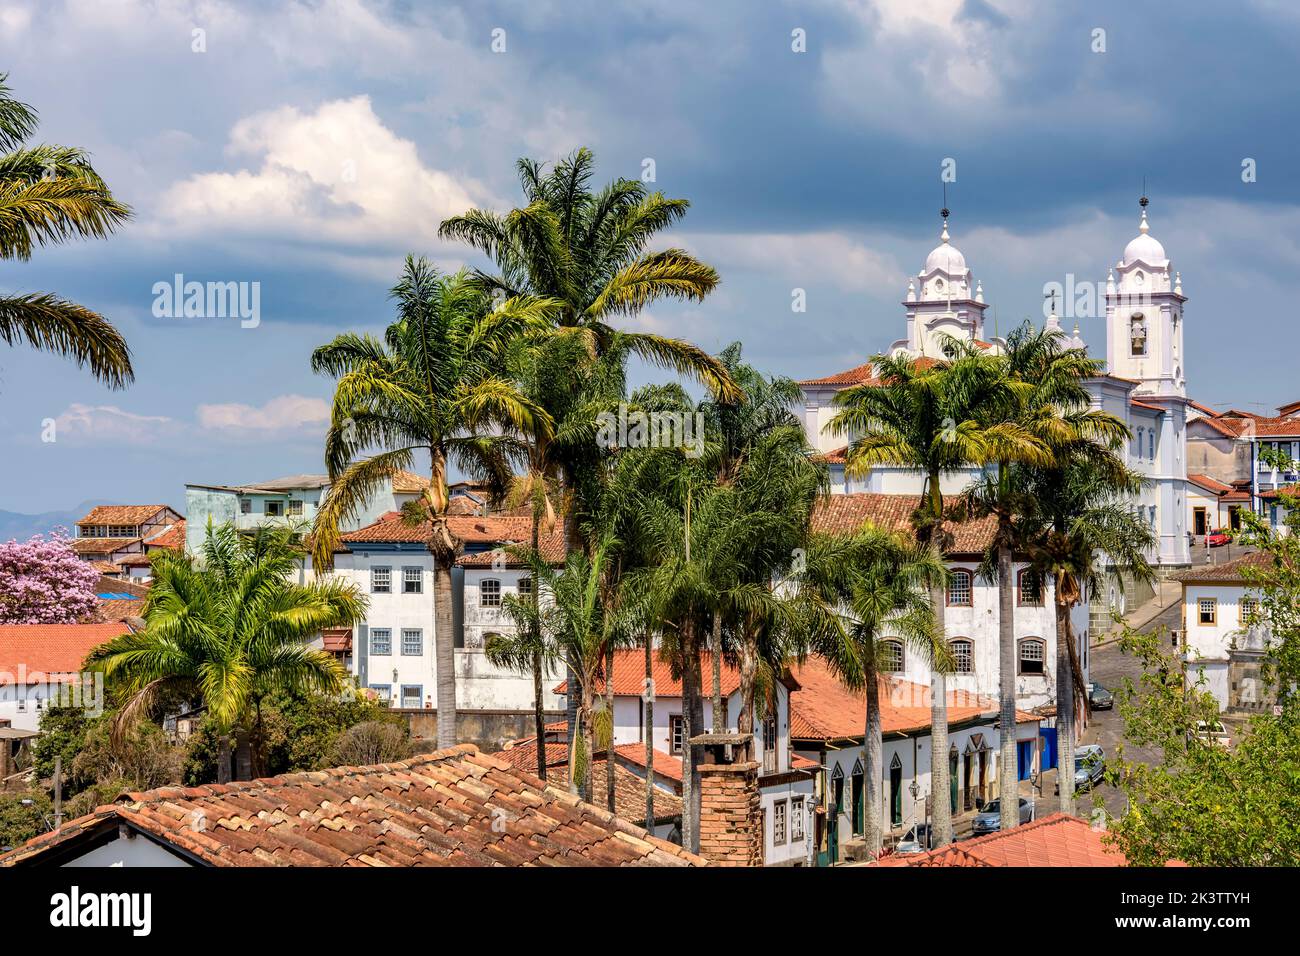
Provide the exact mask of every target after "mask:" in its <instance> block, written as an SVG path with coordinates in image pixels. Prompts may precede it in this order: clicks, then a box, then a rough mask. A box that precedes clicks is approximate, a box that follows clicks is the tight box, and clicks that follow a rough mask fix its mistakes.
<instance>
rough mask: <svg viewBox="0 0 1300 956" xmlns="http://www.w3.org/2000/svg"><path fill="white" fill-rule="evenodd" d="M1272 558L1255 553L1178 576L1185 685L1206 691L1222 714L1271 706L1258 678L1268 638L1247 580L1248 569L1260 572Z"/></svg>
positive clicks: (1252, 587) (1254, 592)
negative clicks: (1181, 598)
mask: <svg viewBox="0 0 1300 956" xmlns="http://www.w3.org/2000/svg"><path fill="white" fill-rule="evenodd" d="M1271 560H1272V558H1271V555H1269V554H1267V553H1265V552H1258V551H1257V552H1252V553H1251V554H1247V555H1244V556H1242V557H1240V558H1235V559H1233V560H1231V561H1228V562H1225V563H1223V564H1217V565H1216V564H1209V565H1206V566H1204V567H1199V568H1194V569H1192V570H1190V571H1185V572H1183V573H1182V574H1181V575H1180V576H1179V577H1180V580H1181V581H1182V586H1183V637H1182V642H1181V650H1182V658H1183V668H1184V673H1185V675H1186V682H1187V686H1188V687H1198V686H1199V687H1200V688H1201V689H1202V690H1206V691H1209V692H1210V693H1211V694H1213V695H1214V698H1215V700H1217V701H1218V702H1219V709H1220V710H1222V711H1225V712H1238V713H1250V712H1252V711H1256V710H1259V709H1260V708H1262V707H1266V706H1269V705H1271V703H1272V696H1273V695H1272V694H1271V692H1270V691H1269V690H1268V688H1267V687H1266V684H1265V681H1264V680H1263V678H1262V674H1261V668H1262V665H1263V662H1264V658H1265V656H1266V654H1267V652H1268V644H1269V637H1270V634H1269V629H1268V626H1267V624H1264V623H1262V622H1261V621H1260V618H1259V612H1260V600H1259V592H1258V590H1257V585H1256V584H1255V583H1254V582H1252V580H1251V577H1250V569H1252V568H1254V569H1256V570H1262V569H1264V568H1266V567H1267V566H1268V565H1269V563H1270V561H1271Z"/></svg>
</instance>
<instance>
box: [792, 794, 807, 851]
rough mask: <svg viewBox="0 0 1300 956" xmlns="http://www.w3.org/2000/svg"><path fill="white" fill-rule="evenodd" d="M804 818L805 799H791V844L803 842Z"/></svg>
mask: <svg viewBox="0 0 1300 956" xmlns="http://www.w3.org/2000/svg"><path fill="white" fill-rule="evenodd" d="M803 816H804V799H803V797H791V798H790V842H791V843H802V842H803V839H804V837H803V822H804V821H803Z"/></svg>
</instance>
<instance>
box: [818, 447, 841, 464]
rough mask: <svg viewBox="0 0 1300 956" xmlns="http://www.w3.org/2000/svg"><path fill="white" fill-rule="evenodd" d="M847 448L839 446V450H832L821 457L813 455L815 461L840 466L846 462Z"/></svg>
mask: <svg viewBox="0 0 1300 956" xmlns="http://www.w3.org/2000/svg"><path fill="white" fill-rule="evenodd" d="M848 453H849V446H848V445H841V446H840V447H839V448H833V449H831V450H830V451H828V452H826V453H825V454H822V455H814V456H813V458H814V459H816V460H817V461H824V462H826V464H828V465H842V464H844V462H845V461H847V460H848Z"/></svg>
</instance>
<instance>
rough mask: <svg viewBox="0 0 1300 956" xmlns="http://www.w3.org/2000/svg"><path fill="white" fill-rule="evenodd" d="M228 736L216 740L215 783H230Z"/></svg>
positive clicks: (224, 735)
mask: <svg viewBox="0 0 1300 956" xmlns="http://www.w3.org/2000/svg"><path fill="white" fill-rule="evenodd" d="M230 752H231V747H230V734H222V735H221V737H220V738H219V739H218V740H217V783H230Z"/></svg>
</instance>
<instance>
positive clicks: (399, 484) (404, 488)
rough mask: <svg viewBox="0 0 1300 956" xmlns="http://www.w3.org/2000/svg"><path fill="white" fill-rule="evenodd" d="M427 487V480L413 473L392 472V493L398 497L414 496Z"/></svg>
mask: <svg viewBox="0 0 1300 956" xmlns="http://www.w3.org/2000/svg"><path fill="white" fill-rule="evenodd" d="M428 487H429V479H428V478H424V477H421V476H420V475H417V474H416V473H415V472H413V471H405V470H398V471H395V472H393V492H394V494H399V495H415V494H419V493H420V492H422V491H424V489H426V488H428Z"/></svg>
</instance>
